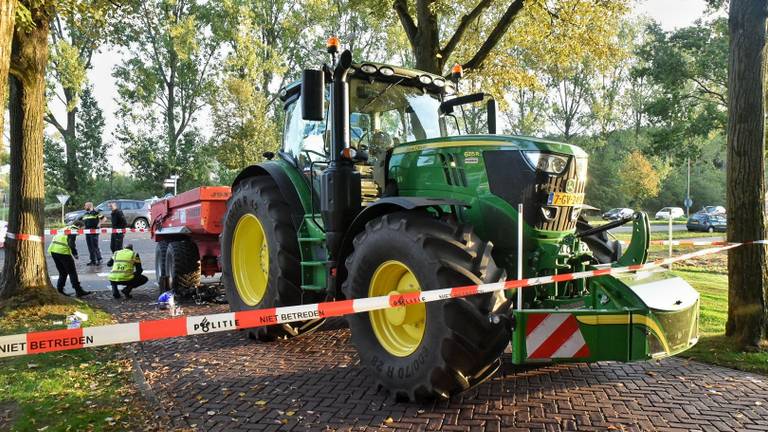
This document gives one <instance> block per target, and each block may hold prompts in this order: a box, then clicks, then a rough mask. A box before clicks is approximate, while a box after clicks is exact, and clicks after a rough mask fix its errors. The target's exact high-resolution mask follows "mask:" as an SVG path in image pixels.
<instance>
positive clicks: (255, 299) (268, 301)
mask: <svg viewBox="0 0 768 432" xmlns="http://www.w3.org/2000/svg"><path fill="white" fill-rule="evenodd" d="M300 261H301V259H300V254H299V241H298V238H297V236H296V231H295V229H294V227H293V224H292V222H291V213H290V208H289V206H288V203H287V202H286V201H285V198H283V196H282V194H281V193H280V191H279V190H278V188H277V185H276V184H275V182H274V180H272V178H270V177H266V176H256V177H251V178H247V179H244V180H243V181H241V182H240V183H239V184H238V185H237V186H236V187H235V189H234V190H233V191H232V197H231V198H230V199H229V201H228V202H227V213H226V215H225V216H224V229H223V231H222V235H221V264H222V281H223V283H224V287H225V289H226V292H227V299H228V301H229V306H230V309H231V310H233V311H243V310H252V309H264V308H272V307H279V306H291V305H298V304H301V303H302V300H303V301H304V302H313V301H317V300H320V298H317V297H315V296H313V293H309V292H307V293H303V291H302V289H301V264H300ZM322 322H323V321H322V320H310V321H304V322H299V323H291V324H282V325H273V326H267V327H257V328H254V329H251V330H249V335H250V336H251V337H252V338H254V339H259V340H262V341H272V340H275V339H278V338H288V337H292V336H298V335H300V334H303V333H307V332H309V331H312V330H314V329H316V328H317V327H319V326H320V325H321V324H322Z"/></svg>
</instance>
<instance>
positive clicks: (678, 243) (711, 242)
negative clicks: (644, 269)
mask: <svg viewBox="0 0 768 432" xmlns="http://www.w3.org/2000/svg"><path fill="white" fill-rule="evenodd" d="M619 243H621V244H623V245H628V244H629V243H630V242H628V241H624V240H619ZM650 244H652V245H664V246H668V245H669V240H651V241H650ZM730 244H735V243H731V242H727V241H725V240H672V246H727V245H730Z"/></svg>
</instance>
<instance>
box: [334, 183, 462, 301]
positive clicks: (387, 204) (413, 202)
mask: <svg viewBox="0 0 768 432" xmlns="http://www.w3.org/2000/svg"><path fill="white" fill-rule="evenodd" d="M444 205H448V206H460V207H469V206H470V205H469V203H468V202H466V201H462V200H458V199H445V198H430V197H410V196H392V197H384V198H381V199H379V200H377V201H376V202H374V203H373V204H371V205H369V206H367V207H365V208H364V209H363V210H362V211H361V212H360V213H358V214H357V216H355V219H354V220H353V221H352V223H351V224H350V226H349V229H348V230H347V232H346V233H344V238H343V239H342V241H341V246H339V253H338V254H337V255H336V256H337V257H338V261H337V262H338V263H339V266H338V268H337V277H336V286H335V287H334V293H333V297H334V298H341V297H342V294H341V284H342V283H343V282H344V280H345V279H346V278H347V267H346V266H345V264H344V263H345V261H346V259H347V256H348V255H349V254H350V253H351V252H352V250H353V247H352V241H353V240H354V239H355V237H356V236H357V235H358V234H360V233H361V232H362V231H363V230H364V229H365V224H367V223H368V222H370V221H372V220H374V219H376V218H378V217H381V216H384V215H385V214H388V213H395V212H398V211H403V210H415V209H418V208H429V207H434V206H444Z"/></svg>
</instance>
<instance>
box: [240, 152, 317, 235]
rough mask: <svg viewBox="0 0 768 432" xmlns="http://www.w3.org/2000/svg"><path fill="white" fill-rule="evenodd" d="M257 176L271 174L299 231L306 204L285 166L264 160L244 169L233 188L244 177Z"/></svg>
mask: <svg viewBox="0 0 768 432" xmlns="http://www.w3.org/2000/svg"><path fill="white" fill-rule="evenodd" d="M257 176H269V177H271V178H272V180H274V181H275V184H277V189H278V190H279V191H280V194H282V195H283V198H285V200H286V202H288V205H289V206H290V208H291V221H292V222H293V225H294V228H295V229H296V231H298V230H299V227H300V226H301V222H302V220H303V218H304V213H305V210H304V206H303V205H302V204H301V199H300V198H299V194H298V192H297V191H296V187H295V186H294V184H293V182H292V181H291V179H290V177H288V174H287V173H286V172H285V168H283V167H282V166H280V165H279V164H277V163H274V162H264V163H260V164H256V165H251V166H249V167H247V168H245V169H243V170H242V171H240V174H238V175H237V177H235V180H234V181H233V182H232V190H234V189H235V187H237V185H238V183H240V182H241V181H243V180H244V179H246V178H249V177H257Z"/></svg>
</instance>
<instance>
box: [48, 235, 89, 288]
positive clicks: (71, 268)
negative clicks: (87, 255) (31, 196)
mask: <svg viewBox="0 0 768 432" xmlns="http://www.w3.org/2000/svg"><path fill="white" fill-rule="evenodd" d="M81 226H82V225H70V226H68V227H66V228H65V229H67V230H71V231H70V234H69V235H67V234H65V233H64V232H62V233H60V234H56V235H55V236H53V239H52V240H51V244H50V246H48V253H50V254H51V258H53V263H54V264H56V270H58V271H59V280H58V281H56V289H58V290H59V293H61V294H63V295H65V296H68V295H70V294H67V293H65V292H64V285H65V284H66V283H67V276H69V281H70V284H72V288H74V289H75V295H76V296H78V297H84V296H87V295H88V294H91V292H90V291H86V290H84V289H83V287H81V286H80V279H79V278H78V277H77V268H75V260H76V259H77V258H78V257H77V247H75V239H76V238H77V230H78V229H80V227H81Z"/></svg>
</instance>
